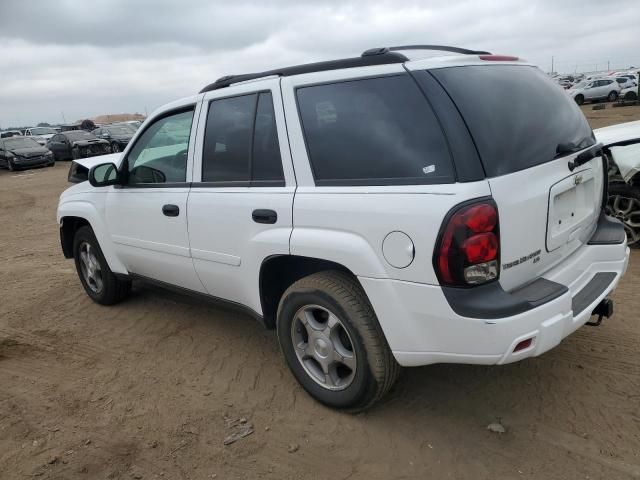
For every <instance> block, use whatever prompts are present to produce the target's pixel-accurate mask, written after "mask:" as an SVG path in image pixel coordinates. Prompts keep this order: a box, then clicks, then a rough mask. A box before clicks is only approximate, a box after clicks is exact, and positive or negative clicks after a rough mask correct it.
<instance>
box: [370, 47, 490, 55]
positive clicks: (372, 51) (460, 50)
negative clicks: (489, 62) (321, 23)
mask: <svg viewBox="0 0 640 480" xmlns="http://www.w3.org/2000/svg"><path fill="white" fill-rule="evenodd" d="M398 50H438V51H441V52H453V53H460V54H462V55H491V54H490V53H489V52H485V51H483V50H468V49H466V48H459V47H449V46H447V45H402V46H399V47H382V48H370V49H369V50H365V51H364V52H362V56H363V57H370V56H374V55H385V54H387V53H389V52H397V51H398Z"/></svg>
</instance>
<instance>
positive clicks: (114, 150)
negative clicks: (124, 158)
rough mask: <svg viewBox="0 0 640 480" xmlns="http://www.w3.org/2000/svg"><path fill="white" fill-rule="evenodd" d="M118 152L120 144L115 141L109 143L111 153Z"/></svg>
mask: <svg viewBox="0 0 640 480" xmlns="http://www.w3.org/2000/svg"><path fill="white" fill-rule="evenodd" d="M118 152H120V145H118V144H117V143H116V142H113V143H112V144H111V153H118Z"/></svg>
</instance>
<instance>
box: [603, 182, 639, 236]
mask: <svg viewBox="0 0 640 480" xmlns="http://www.w3.org/2000/svg"><path fill="white" fill-rule="evenodd" d="M607 213H608V214H609V215H611V216H612V217H615V218H617V219H618V220H620V221H621V222H622V223H623V224H624V230H625V232H626V234H627V244H628V245H629V246H632V247H635V248H638V247H640V189H639V188H638V187H633V186H629V185H627V184H624V183H614V184H611V185H609V200H608V202H607Z"/></svg>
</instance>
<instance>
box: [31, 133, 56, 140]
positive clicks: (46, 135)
mask: <svg viewBox="0 0 640 480" xmlns="http://www.w3.org/2000/svg"><path fill="white" fill-rule="evenodd" d="M54 135H55V133H45V134H44V135H30V136H31V137H40V138H44V139H45V140H49V139H50V138H51V137H53V136H54Z"/></svg>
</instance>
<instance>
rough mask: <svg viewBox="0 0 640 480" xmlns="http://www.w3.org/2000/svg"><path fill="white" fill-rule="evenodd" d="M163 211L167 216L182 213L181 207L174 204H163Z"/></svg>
mask: <svg viewBox="0 0 640 480" xmlns="http://www.w3.org/2000/svg"><path fill="white" fill-rule="evenodd" d="M162 213H163V214H165V215H166V216H167V217H177V216H178V215H180V207H178V206H177V205H172V204H167V205H163V206H162Z"/></svg>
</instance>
